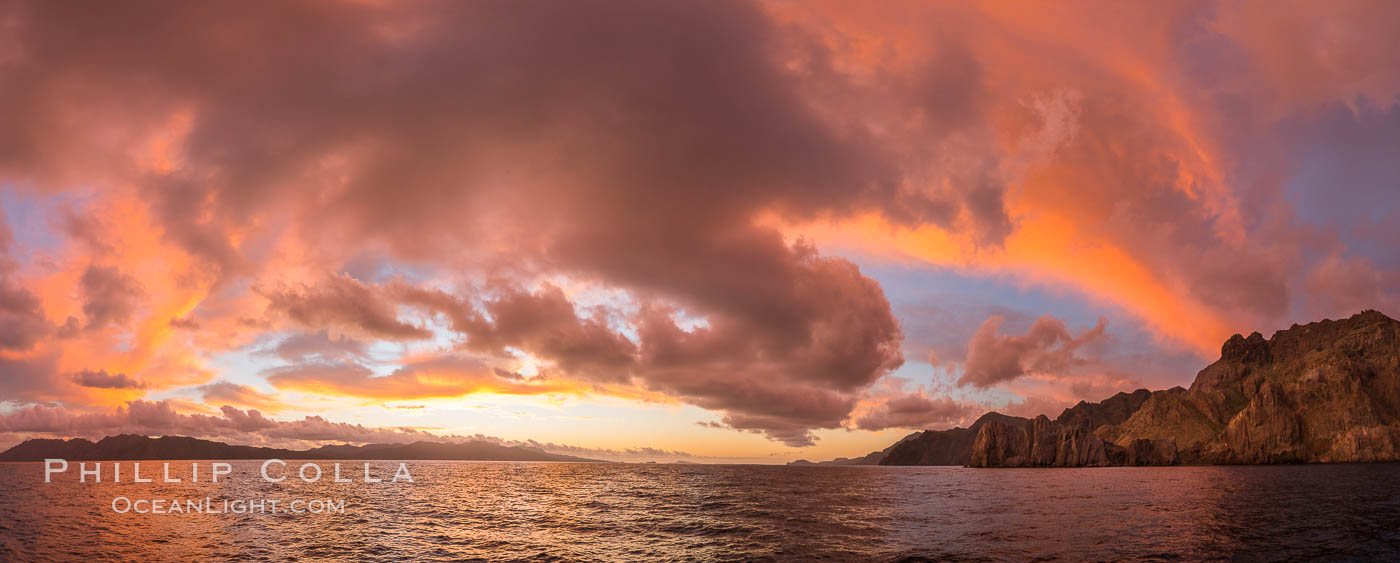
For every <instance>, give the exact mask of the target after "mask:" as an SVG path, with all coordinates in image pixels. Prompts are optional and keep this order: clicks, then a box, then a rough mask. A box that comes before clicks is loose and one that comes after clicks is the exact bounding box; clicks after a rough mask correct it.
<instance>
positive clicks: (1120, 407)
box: [1055, 389, 1152, 432]
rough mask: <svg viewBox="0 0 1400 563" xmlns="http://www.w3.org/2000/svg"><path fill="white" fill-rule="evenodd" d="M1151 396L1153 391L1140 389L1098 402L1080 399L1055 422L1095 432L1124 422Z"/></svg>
mask: <svg viewBox="0 0 1400 563" xmlns="http://www.w3.org/2000/svg"><path fill="white" fill-rule="evenodd" d="M1150 397H1152V392H1151V391H1148V390H1146V389H1138V390H1137V391H1133V392H1132V393H1119V394H1117V395H1114V396H1112V397H1109V398H1107V399H1104V400H1103V401H1102V402H1098V403H1090V402H1087V401H1079V404H1077V405H1074V406H1072V407H1070V408H1067V409H1065V412H1062V413H1060V416H1059V417H1058V418H1056V419H1055V422H1058V423H1060V424H1063V425H1065V426H1070V427H1074V428H1081V429H1084V430H1088V431H1090V432H1094V431H1096V430H1098V429H1099V428H1100V427H1102V426H1116V425H1119V424H1122V423H1123V421H1125V420H1128V417H1131V416H1133V413H1135V412H1137V410H1138V409H1140V408H1142V404H1143V403H1145V402H1147V399H1148V398H1150Z"/></svg>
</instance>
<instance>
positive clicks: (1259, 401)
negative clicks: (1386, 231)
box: [969, 311, 1400, 467]
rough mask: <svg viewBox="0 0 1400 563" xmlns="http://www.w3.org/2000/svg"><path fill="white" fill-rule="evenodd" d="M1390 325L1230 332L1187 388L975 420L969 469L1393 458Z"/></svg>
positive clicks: (1398, 362) (1399, 400) (1399, 424)
mask: <svg viewBox="0 0 1400 563" xmlns="http://www.w3.org/2000/svg"><path fill="white" fill-rule="evenodd" d="M1397 452H1400V323H1398V322H1396V321H1395V320H1393V319H1390V318H1389V317H1386V316H1385V315H1382V314H1380V313H1378V312H1376V311H1366V312H1363V313H1360V314H1357V315H1354V316H1352V317H1351V318H1349V319H1344V320H1339V321H1330V320H1327V321H1322V322H1316V323H1310V324H1307V325H1302V326H1299V325H1294V326H1293V327H1291V328H1289V329H1287V330H1282V331H1278V332H1276V333H1274V336H1273V337H1272V338H1269V339H1267V340H1266V339H1265V338H1264V337H1263V335H1261V334H1259V333H1257V332H1256V333H1253V334H1251V335H1249V336H1248V337H1244V336H1241V335H1238V334H1237V335H1234V336H1232V337H1231V338H1230V339H1229V340H1228V341H1226V342H1225V344H1224V345H1223V346H1222V347H1221V351H1220V359H1219V360H1217V361H1216V362H1215V363H1212V364H1211V365H1209V366H1207V367H1206V368H1205V369H1203V370H1201V372H1200V373H1199V374H1197V375H1196V380H1195V382H1194V383H1192V384H1191V387H1190V389H1182V388H1180V387H1177V388H1173V389H1168V390H1165V391H1156V392H1151V393H1148V392H1146V390H1139V391H1136V392H1134V393H1132V394H1130V395H1129V394H1124V393H1119V394H1118V395H1115V396H1114V397H1112V398H1110V399H1108V400H1106V401H1104V402H1103V403H1098V404H1092V403H1082V402H1081V403H1080V404H1079V405H1076V406H1075V407H1073V408H1070V409H1067V410H1066V411H1065V412H1064V413H1063V414H1061V415H1060V416H1059V418H1058V419H1056V421H1054V422H1051V421H1050V420H1049V419H1048V418H1045V417H1043V416H1042V417H1039V418H1037V419H1036V420H1034V421H1030V422H1029V423H1025V424H1022V425H1019V426H1017V425H1005V424H996V425H988V426H986V427H984V428H982V429H981V431H980V432H979V434H978V436H977V439H976V440H975V441H974V443H973V445H972V452H971V455H970V456H969V460H970V461H969V465H972V466H977V467H1031V466H1034V467H1040V466H1059V467H1063V466H1103V465H1137V464H1154V465H1155V464H1166V463H1178V462H1179V463H1190V464H1224V463H1311V462H1347V461H1395V460H1400V455H1398V453H1397Z"/></svg>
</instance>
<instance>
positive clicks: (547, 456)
mask: <svg viewBox="0 0 1400 563" xmlns="http://www.w3.org/2000/svg"><path fill="white" fill-rule="evenodd" d="M272 458H277V459H325V460H332V459H355V460H361V459H363V460H424V461H427V460H455V461H567V462H587V463H602V461H601V460H596V459H587V458H582V457H576V456H570V455H563V454H552V453H549V452H545V451H543V450H537V449H533V448H526V447H523V446H503V445H500V444H493V443H490V442H484V441H480V440H473V441H470V442H460V443H456V442H424V441H419V442H412V443H406V444H366V445H363V446H351V445H348V444H343V445H327V446H319V447H316V448H310V449H306V450H289V449H284V448H267V447H261V446H240V445H233V444H225V443H223V442H216V441H213V440H203V439H199V438H191V437H188V436H161V437H159V438H151V437H149V436H141V435H136V434H119V435H116V436H108V437H106V438H103V439H101V440H98V441H97V442H93V441H91V440H88V439H86V438H70V439H67V440H63V439H57V438H31V439H29V440H25V441H23V442H21V443H19V444H16V445H15V446H13V447H11V448H10V449H8V450H5V451H4V452H0V461H43V460H45V459H65V460H69V461H139V460H196V459H199V460H202V459H272Z"/></svg>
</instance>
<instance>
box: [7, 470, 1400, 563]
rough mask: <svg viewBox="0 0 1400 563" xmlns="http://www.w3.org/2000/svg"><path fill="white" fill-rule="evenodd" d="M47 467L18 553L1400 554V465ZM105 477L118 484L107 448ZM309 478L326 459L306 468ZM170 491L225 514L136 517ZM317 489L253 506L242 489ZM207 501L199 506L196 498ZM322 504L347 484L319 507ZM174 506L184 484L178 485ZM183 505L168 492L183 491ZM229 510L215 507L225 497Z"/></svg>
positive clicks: (863, 557) (538, 556) (20, 557)
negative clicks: (221, 472)
mask: <svg viewBox="0 0 1400 563" xmlns="http://www.w3.org/2000/svg"><path fill="white" fill-rule="evenodd" d="M189 463H190V462H186V461H179V462H171V472H172V476H177V477H184V478H185V481H184V482H181V483H161V482H159V481H160V471H161V465H160V462H142V474H143V476H148V477H149V476H152V475H154V476H155V480H156V482H153V483H131V482H129V481H125V480H128V479H129V478H130V474H129V472H130V471H131V469H132V467H131V462H123V467H122V471H123V475H122V478H123V479H124V482H121V483H110V482H104V483H100V484H96V483H85V484H84V483H78V482H77V473H76V472H77V467H76V463H74V464H73V466H72V467H70V469H69V471H68V472H67V473H63V474H56V475H55V476H54V477H53V482H51V483H45V482H44V466H43V464H40V463H4V464H0V480H3V485H0V560H4V561H28V560H75V559H88V560H105V559H137V560H152V559H160V560H170V559H188V560H191V561H194V560H199V561H203V560H221V559H237V560H285V559H289V558H300V559H350V560H384V561H401V560H420V561H431V560H461V559H485V560H493V561H495V560H542V561H556V560H557V561H643V560H685V561H693V560H801V561H810V560H859V561H869V560H922V559H933V560H971V561H976V560H989V561H999V560H1006V561H1027V560H1073V561H1083V560H1124V559H1146V560H1164V559H1181V560H1201V559H1233V560H1319V559H1322V560H1338V559H1343V560H1346V559H1350V560H1397V559H1400V465H1397V464H1377V465H1331V466H1322V465H1311V466H1262V467H1162V468H1096V469H967V468H960V467H782V466H744V465H624V464H575V463H476V462H409V465H408V469H409V470H410V472H411V475H412V478H413V482H412V483H407V482H402V481H401V482H399V483H391V482H390V478H391V477H392V476H393V474H394V471H395V468H396V467H397V464H396V463H389V462H375V463H374V464H373V466H372V467H371V475H372V476H374V477H377V478H382V479H384V482H383V483H365V482H363V481H362V478H363V470H364V467H363V464H362V463H360V462H342V466H343V469H342V475H343V476H353V482H351V483H332V482H330V479H331V471H332V466H331V464H330V462H324V461H323V462H318V465H319V466H320V467H321V468H322V469H323V472H324V477H323V478H322V479H321V480H319V481H317V482H315V483H310V484H308V483H304V482H301V481H300V480H298V478H297V477H296V476H295V474H296V471H297V468H298V467H299V466H300V462H290V463H289V465H288V467H287V468H286V470H284V471H276V469H280V468H277V467H274V468H273V469H274V471H272V473H274V476H275V474H278V473H282V472H285V473H286V474H290V475H292V476H291V478H289V479H288V480H287V481H284V482H282V483H267V482H265V481H263V480H262V478H261V477H260V474H259V467H260V465H261V462H260V461H240V462H233V464H234V465H233V468H232V469H233V473H232V474H230V475H227V476H224V477H221V482H220V483H218V484H214V483H209V482H208V478H209V475H208V474H207V471H208V469H207V467H208V464H207V462H203V463H201V469H200V471H201V473H202V474H201V475H200V479H201V482H200V483H190V482H188V475H187V473H188V471H189ZM106 465H108V467H104V475H103V477H104V480H109V479H110V473H108V472H107V471H106V470H107V469H109V467H110V464H106ZM308 474H309V475H310V474H314V470H310V469H308ZM118 497H122V498H126V499H128V500H132V501H135V500H140V499H146V500H147V501H148V502H149V500H151V499H162V498H163V499H174V500H176V501H178V502H180V503H182V504H183V505H184V506H186V507H189V506H190V505H191V503H193V502H203V501H204V499H210V500H209V501H208V502H207V506H209V507H212V508H213V509H214V510H221V511H222V513H198V512H194V513H191V512H181V513H167V514H153V513H146V514H137V513H136V512H135V510H133V509H132V508H131V507H129V506H127V505H124V504H122V501H120V500H118V501H115V505H116V507H115V508H116V509H120V508H124V507H125V508H127V510H126V511H125V512H124V513H118V512H115V511H114V510H115V509H114V500H113V499H116V498H118ZM258 498H262V499H264V500H265V501H266V499H278V500H279V501H280V502H282V503H286V502H290V501H293V500H302V501H304V502H303V504H304V507H303V512H300V513H294V512H291V511H289V510H285V509H283V508H284V507H285V505H281V506H279V507H278V508H279V510H278V511H276V512H272V511H267V510H266V506H265V505H266V502H264V511H262V512H249V511H246V510H252V509H251V508H246V509H245V511H244V512H242V513H237V512H233V511H230V510H226V509H225V507H226V506H228V505H224V504H223V501H224V500H238V499H245V500H246V499H258ZM193 499H198V501H196V500H193ZM308 500H330V501H332V502H331V506H335V501H336V500H340V501H343V503H344V504H343V510H342V511H338V512H337V511H331V512H324V511H323V512H321V513H311V512H309V510H310V508H309V506H310V504H309V503H306V502H305V501H308ZM167 502H168V501H167ZM167 510H168V508H167ZM211 512H212V511H211Z"/></svg>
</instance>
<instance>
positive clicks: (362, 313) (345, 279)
mask: <svg viewBox="0 0 1400 563" xmlns="http://www.w3.org/2000/svg"><path fill="white" fill-rule="evenodd" d="M259 292H260V293H261V294H262V295H263V296H264V297H266V298H267V300H268V312H270V313H273V314H282V315H286V316H287V317H288V318H290V319H291V320H292V321H294V322H296V323H298V324H300V325H302V326H305V327H309V328H323V327H336V328H347V329H358V330H360V331H362V332H364V333H365V334H366V335H368V336H371V337H374V338H383V339H387V340H416V339H423V338H428V337H430V336H432V332H430V331H429V330H427V329H425V328H422V327H419V326H415V325H413V324H410V323H407V322H404V321H400V320H399V318H398V311H397V310H396V309H395V307H394V304H393V303H392V302H389V301H387V300H385V299H384V298H383V297H381V296H380V294H379V293H378V292H375V291H373V290H372V288H370V287H369V286H367V285H365V284H364V283H363V282H361V281H359V280H357V279H355V278H352V277H350V276H348V275H344V274H342V275H338V276H329V277H327V278H326V279H324V280H323V281H322V283H319V284H316V285H314V286H303V287H299V288H277V289H266V288H264V289H261V290H259Z"/></svg>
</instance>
